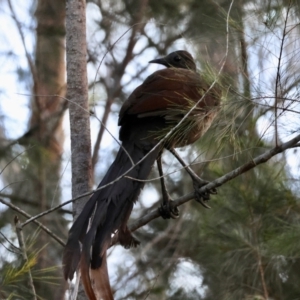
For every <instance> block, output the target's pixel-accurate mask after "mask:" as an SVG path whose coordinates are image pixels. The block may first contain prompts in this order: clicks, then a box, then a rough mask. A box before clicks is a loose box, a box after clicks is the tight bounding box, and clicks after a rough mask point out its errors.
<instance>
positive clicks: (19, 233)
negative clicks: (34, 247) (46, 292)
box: [14, 216, 37, 300]
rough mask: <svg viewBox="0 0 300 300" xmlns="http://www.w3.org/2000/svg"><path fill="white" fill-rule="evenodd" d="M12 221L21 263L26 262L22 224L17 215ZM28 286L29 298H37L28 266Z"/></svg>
mask: <svg viewBox="0 0 300 300" xmlns="http://www.w3.org/2000/svg"><path fill="white" fill-rule="evenodd" d="M14 221H15V226H16V233H17V237H18V241H19V245H20V249H21V252H22V256H23V263H24V264H26V263H27V262H28V257H27V252H26V246H25V242H24V236H23V231H22V225H21V223H20V220H19V218H18V217H17V216H15V219H14ZM28 286H29V290H30V292H31V296H32V298H31V299H33V300H37V297H36V292H35V287H34V284H33V279H32V275H31V269H30V268H28Z"/></svg>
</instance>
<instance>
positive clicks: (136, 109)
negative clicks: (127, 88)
mask: <svg viewBox="0 0 300 300" xmlns="http://www.w3.org/2000/svg"><path fill="white" fill-rule="evenodd" d="M207 88H208V86H207V85H206V84H205V83H204V82H203V80H201V77H200V75H199V74H197V73H196V72H193V71H190V70H186V69H163V70H160V71H157V72H155V73H153V74H152V75H151V76H149V77H148V78H147V79H146V80H145V81H144V82H143V84H142V85H140V86H139V87H137V88H136V89H135V90H134V91H133V93H132V94H131V95H130V96H129V98H128V99H127V101H126V102H125V103H124V104H123V106H122V108H121V111H120V115H119V125H122V124H123V123H124V121H125V120H126V119H127V117H130V116H133V115H135V116H137V117H141V116H143V115H145V116H149V114H152V115H155V113H157V114H161V113H162V112H167V111H168V110H169V109H170V108H172V107H174V105H176V106H177V107H183V108H184V107H186V108H188V107H190V106H191V105H190V104H191V102H192V103H195V102H197V101H198V100H199V99H200V98H201V97H202V95H203V94H204V93H205V90H206V89H207ZM214 102H215V99H213V97H209V98H208V97H206V98H205V101H201V102H200V103H199V105H198V108H200V109H201V108H205V107H208V106H215V105H216V104H215V103H214Z"/></svg>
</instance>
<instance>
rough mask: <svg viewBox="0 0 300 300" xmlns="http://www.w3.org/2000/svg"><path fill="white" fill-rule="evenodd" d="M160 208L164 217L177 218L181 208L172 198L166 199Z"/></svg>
mask: <svg viewBox="0 0 300 300" xmlns="http://www.w3.org/2000/svg"><path fill="white" fill-rule="evenodd" d="M158 210H159V213H160V215H161V216H162V217H163V218H164V219H177V218H178V217H179V209H178V207H177V206H174V205H173V200H171V199H168V201H164V202H163V203H162V204H161V206H160V208H159V209H158Z"/></svg>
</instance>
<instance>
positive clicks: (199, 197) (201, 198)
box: [169, 148, 217, 208]
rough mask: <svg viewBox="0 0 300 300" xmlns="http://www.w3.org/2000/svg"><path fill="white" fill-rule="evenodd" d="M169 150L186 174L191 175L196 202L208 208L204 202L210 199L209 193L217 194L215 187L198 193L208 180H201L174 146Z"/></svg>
mask: <svg viewBox="0 0 300 300" xmlns="http://www.w3.org/2000/svg"><path fill="white" fill-rule="evenodd" d="M169 151H170V152H171V153H172V154H173V155H174V156H175V157H176V159H177V160H178V161H179V162H180V164H181V165H182V166H183V167H184V168H185V170H186V171H187V172H188V174H189V175H190V176H191V178H192V180H193V185H194V189H195V199H196V201H197V202H199V203H200V204H202V205H203V206H204V207H205V208H210V206H208V205H207V204H206V202H207V201H208V200H209V199H210V195H215V194H217V190H216V189H211V190H209V191H206V192H204V193H199V192H198V191H199V189H200V188H201V187H203V186H204V185H206V184H208V183H209V182H208V181H206V180H203V179H202V178H200V177H199V176H198V175H197V174H196V173H195V172H194V171H193V170H192V169H191V168H190V167H189V166H188V165H187V164H186V163H185V161H184V160H183V159H182V158H181V157H180V155H179V154H178V153H177V151H176V150H175V149H174V148H171V149H169Z"/></svg>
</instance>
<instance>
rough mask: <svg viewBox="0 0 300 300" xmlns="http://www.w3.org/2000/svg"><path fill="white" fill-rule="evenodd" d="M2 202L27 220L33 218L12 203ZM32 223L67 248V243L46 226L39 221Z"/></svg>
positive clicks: (1, 200)
mask: <svg viewBox="0 0 300 300" xmlns="http://www.w3.org/2000/svg"><path fill="white" fill-rule="evenodd" d="M0 202H1V203H3V204H4V205H6V206H8V207H9V208H11V209H13V210H15V211H17V212H18V213H20V214H21V215H23V216H25V217H26V218H31V217H32V216H31V215H30V214H28V213H27V212H25V211H24V210H22V209H21V208H19V207H17V206H15V205H14V204H12V203H10V202H7V201H5V200H4V199H1V198H0ZM32 222H34V223H35V224H37V225H38V226H40V227H41V229H42V230H44V231H45V232H47V233H48V234H49V235H50V236H51V237H52V238H53V239H54V240H56V241H57V242H58V243H59V244H61V245H62V246H63V247H64V246H65V243H64V242H63V241H62V240H61V239H60V238H59V237H58V236H57V235H56V234H54V233H53V232H52V231H51V230H50V229H49V228H47V227H46V226H44V225H43V224H42V223H40V222H39V221H36V220H33V221H32Z"/></svg>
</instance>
